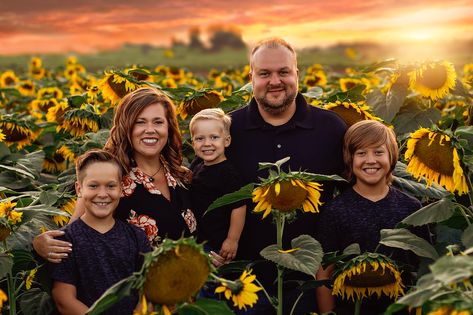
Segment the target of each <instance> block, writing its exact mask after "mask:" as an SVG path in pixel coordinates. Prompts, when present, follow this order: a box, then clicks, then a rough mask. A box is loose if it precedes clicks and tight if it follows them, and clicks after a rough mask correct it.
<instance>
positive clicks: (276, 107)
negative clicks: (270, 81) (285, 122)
mask: <svg viewBox="0 0 473 315" xmlns="http://www.w3.org/2000/svg"><path fill="white" fill-rule="evenodd" d="M269 89H270V88H268V90H269ZM284 91H285V92H286V93H287V89H286V87H284ZM296 95H297V93H295V92H294V93H292V94H286V97H285V98H284V99H283V100H282V101H281V102H278V103H271V102H268V100H267V98H266V95H264V96H263V97H255V98H256V101H257V103H258V104H259V105H260V106H261V107H262V108H263V110H264V111H265V112H267V113H270V114H280V113H283V112H285V111H286V109H287V108H288V107H289V105H291V103H292V102H294V100H295V99H296Z"/></svg>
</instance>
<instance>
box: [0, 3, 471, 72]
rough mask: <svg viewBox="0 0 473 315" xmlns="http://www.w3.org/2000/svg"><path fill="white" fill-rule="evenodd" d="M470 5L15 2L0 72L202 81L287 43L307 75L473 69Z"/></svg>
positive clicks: (0, 35) (5, 14) (0, 34)
mask: <svg viewBox="0 0 473 315" xmlns="http://www.w3.org/2000/svg"><path fill="white" fill-rule="evenodd" d="M472 34H473V1H471V0H450V1H443V0H418V1H406V0H383V1H381V0H365V1H356V0H355V1H354V0H337V1H325V0H324V1H307V0H294V1H291V2H290V3H289V2H288V1H283V0H274V1H271V3H268V2H267V1H260V0H240V1H217V0H194V1H190V0H174V1H161V0H141V1H125V0H114V1H107V0H93V1H92V0H82V1H64V0H45V1H37V0H17V1H1V2H0V70H5V69H12V70H16V71H24V70H25V69H26V68H27V67H28V62H29V60H30V59H31V58H32V57H33V56H37V57H40V58H41V59H42V60H43V62H44V65H45V66H46V67H51V68H54V67H56V66H58V65H60V64H63V63H64V58H66V57H67V56H71V55H73V56H76V57H77V58H78V59H79V60H80V62H81V63H82V64H83V65H84V66H85V67H86V68H87V69H88V70H89V71H98V70H101V69H107V68H124V67H129V66H131V65H141V66H145V67H146V66H148V67H154V66H156V65H158V64H159V65H167V66H179V67H185V68H188V69H189V70H191V71H195V72H207V71H209V69H210V68H217V69H223V68H230V67H235V68H238V67H242V66H244V65H245V64H247V54H248V47H251V46H252V45H253V44H254V43H255V42H256V41H258V40H260V39H263V38H267V37H271V36H280V37H283V38H284V39H286V40H288V41H289V42H290V43H292V44H293V45H294V46H295V47H296V49H297V50H298V53H299V62H300V66H301V67H304V66H308V65H311V64H314V63H321V64H324V65H327V66H331V67H332V68H333V69H337V68H340V69H342V68H344V67H346V66H349V65H351V64H354V63H370V62H375V61H379V60H383V59H387V58H396V59H397V60H398V61H400V62H412V61H425V60H435V59H446V60H449V61H450V62H452V63H454V64H455V65H463V64H465V63H467V62H471V60H472V57H471V55H472V54H471V52H472V51H473V35H472Z"/></svg>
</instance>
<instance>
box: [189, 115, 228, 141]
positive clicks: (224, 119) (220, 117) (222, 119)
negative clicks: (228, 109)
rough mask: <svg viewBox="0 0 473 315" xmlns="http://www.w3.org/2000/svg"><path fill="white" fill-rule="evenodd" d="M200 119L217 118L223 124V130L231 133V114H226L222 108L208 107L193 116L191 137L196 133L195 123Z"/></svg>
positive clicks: (190, 124) (190, 127)
mask: <svg viewBox="0 0 473 315" xmlns="http://www.w3.org/2000/svg"><path fill="white" fill-rule="evenodd" d="M199 120H215V121H220V122H221V123H222V124H223V132H224V133H225V134H226V135H229V134H230V126H231V125H232V119H231V117H230V116H228V115H227V114H225V112H224V111H223V110H222V109H221V108H206V109H203V110H201V111H200V112H198V113H197V114H195V115H194V117H192V119H191V122H190V123H189V131H190V133H191V137H192V136H193V134H194V126H195V123H196V122H197V121H199Z"/></svg>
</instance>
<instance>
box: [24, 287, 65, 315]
mask: <svg viewBox="0 0 473 315" xmlns="http://www.w3.org/2000/svg"><path fill="white" fill-rule="evenodd" d="M19 304H20V309H21V314H24V315H36V314H52V313H53V312H54V310H55V309H56V308H55V305H54V301H53V299H52V298H51V296H50V295H49V294H48V293H46V292H45V291H41V290H40V289H38V288H31V289H30V290H28V291H26V292H24V293H22V294H21V298H20V299H19Z"/></svg>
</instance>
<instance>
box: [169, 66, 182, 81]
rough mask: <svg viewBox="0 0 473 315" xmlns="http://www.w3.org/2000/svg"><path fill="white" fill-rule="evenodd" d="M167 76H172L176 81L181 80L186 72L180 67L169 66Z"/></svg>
mask: <svg viewBox="0 0 473 315" xmlns="http://www.w3.org/2000/svg"><path fill="white" fill-rule="evenodd" d="M168 76H170V77H171V78H173V79H174V81H176V82H181V81H182V80H183V79H185V77H186V73H185V71H184V69H182V68H181V67H169V71H168Z"/></svg>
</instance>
